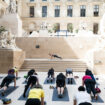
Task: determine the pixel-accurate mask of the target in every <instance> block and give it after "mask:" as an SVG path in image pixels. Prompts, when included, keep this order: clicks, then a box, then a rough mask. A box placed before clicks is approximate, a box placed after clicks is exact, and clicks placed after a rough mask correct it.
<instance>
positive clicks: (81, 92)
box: [73, 86, 92, 105]
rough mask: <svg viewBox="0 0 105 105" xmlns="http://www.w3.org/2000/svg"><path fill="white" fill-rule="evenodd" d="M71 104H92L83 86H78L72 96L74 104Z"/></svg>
mask: <svg viewBox="0 0 105 105" xmlns="http://www.w3.org/2000/svg"><path fill="white" fill-rule="evenodd" d="M73 105H92V104H91V97H90V95H89V94H88V93H87V92H86V91H85V88H84V87H83V86H80V87H79V88H78V92H77V93H76V95H75V96H74V104H73Z"/></svg>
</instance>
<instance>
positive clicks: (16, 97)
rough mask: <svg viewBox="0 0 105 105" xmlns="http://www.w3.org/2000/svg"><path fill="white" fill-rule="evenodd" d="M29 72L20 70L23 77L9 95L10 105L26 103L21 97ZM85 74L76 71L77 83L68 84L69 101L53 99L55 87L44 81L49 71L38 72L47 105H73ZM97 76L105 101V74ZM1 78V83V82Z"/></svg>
mask: <svg viewBox="0 0 105 105" xmlns="http://www.w3.org/2000/svg"><path fill="white" fill-rule="evenodd" d="M25 74H27V72H19V77H21V78H20V79H18V80H17V86H18V88H17V89H16V90H15V91H13V92H12V93H11V94H9V95H8V96H7V97H8V98H11V99H12V103H11V104H9V105H25V102H26V99H23V98H22V99H23V100H21V99H20V97H21V95H22V94H23V90H24V85H25V84H23V82H24V80H25V79H24V78H23V77H24V75H25ZM57 74H58V72H56V73H55V77H56V75H57ZM83 75H84V73H83V72H74V76H79V78H78V79H75V82H76V84H74V85H71V84H69V85H67V86H66V87H67V90H68V97H69V101H64V100H61V101H53V100H52V98H53V89H50V88H49V86H50V84H44V81H45V79H46V76H47V73H46V72H38V76H39V81H40V84H42V85H43V89H44V91H45V101H46V102H47V105H73V96H74V95H75V94H76V92H77V89H78V86H80V85H81V84H82V80H81V78H82V76H83ZM0 76H5V74H0ZM95 77H98V78H99V80H97V82H98V83H99V88H101V91H102V92H101V93H100V94H99V96H100V97H101V98H102V100H103V101H105V84H104V82H105V75H97V76H95ZM1 80H2V79H0V83H1ZM51 85H52V86H55V83H54V84H51ZM11 86H13V83H12V84H11ZM0 105H2V102H1V101H0ZM92 105H105V103H96V102H95V103H92Z"/></svg>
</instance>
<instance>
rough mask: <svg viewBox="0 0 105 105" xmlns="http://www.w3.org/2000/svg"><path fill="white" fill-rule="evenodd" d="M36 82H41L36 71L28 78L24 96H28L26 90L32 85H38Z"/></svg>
mask: <svg viewBox="0 0 105 105" xmlns="http://www.w3.org/2000/svg"><path fill="white" fill-rule="evenodd" d="M36 84H39V80H38V77H37V75H36V73H34V74H33V75H31V76H30V77H29V78H28V82H27V84H26V86H25V89H24V93H23V97H26V92H27V90H28V88H29V87H32V86H33V85H36Z"/></svg>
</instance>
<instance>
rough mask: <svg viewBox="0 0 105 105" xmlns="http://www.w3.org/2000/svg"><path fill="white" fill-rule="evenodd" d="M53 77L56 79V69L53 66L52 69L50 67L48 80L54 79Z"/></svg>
mask: <svg viewBox="0 0 105 105" xmlns="http://www.w3.org/2000/svg"><path fill="white" fill-rule="evenodd" d="M53 79H54V69H53V68H51V69H49V71H48V77H47V82H49V81H51V82H52V81H53Z"/></svg>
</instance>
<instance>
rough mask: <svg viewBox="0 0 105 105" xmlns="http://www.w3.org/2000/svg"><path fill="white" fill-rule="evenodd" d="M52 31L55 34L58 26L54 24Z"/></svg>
mask: <svg viewBox="0 0 105 105" xmlns="http://www.w3.org/2000/svg"><path fill="white" fill-rule="evenodd" d="M53 30H54V32H56V31H57V30H58V24H54V26H53Z"/></svg>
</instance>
